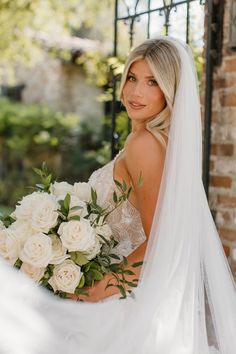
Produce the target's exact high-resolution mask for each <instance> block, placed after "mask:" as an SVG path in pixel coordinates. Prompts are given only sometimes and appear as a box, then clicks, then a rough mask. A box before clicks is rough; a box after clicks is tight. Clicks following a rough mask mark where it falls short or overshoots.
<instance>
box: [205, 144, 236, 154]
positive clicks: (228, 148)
mask: <svg viewBox="0 0 236 354" xmlns="http://www.w3.org/2000/svg"><path fill="white" fill-rule="evenodd" d="M211 154H212V155H218V156H232V155H233V154H234V145H233V144H211Z"/></svg>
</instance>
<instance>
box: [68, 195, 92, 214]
mask: <svg viewBox="0 0 236 354" xmlns="http://www.w3.org/2000/svg"><path fill="white" fill-rule="evenodd" d="M75 206H79V207H81V208H82V209H78V210H70V212H69V215H68V217H71V216H75V215H79V216H80V217H82V218H83V217H84V216H85V215H87V214H88V211H87V206H86V203H85V202H84V201H82V200H80V199H79V198H78V197H76V196H74V195H71V198H70V209H71V208H73V207H75Z"/></svg>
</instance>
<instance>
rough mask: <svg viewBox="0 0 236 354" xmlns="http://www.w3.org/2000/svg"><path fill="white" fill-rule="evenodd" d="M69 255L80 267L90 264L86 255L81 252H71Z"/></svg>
mask: <svg viewBox="0 0 236 354" xmlns="http://www.w3.org/2000/svg"><path fill="white" fill-rule="evenodd" d="M69 254H70V256H71V259H72V260H73V261H74V262H75V263H76V264H78V265H79V266H82V265H84V264H87V263H88V262H89V260H88V259H87V258H86V257H85V255H84V254H83V253H81V252H79V251H76V252H69Z"/></svg>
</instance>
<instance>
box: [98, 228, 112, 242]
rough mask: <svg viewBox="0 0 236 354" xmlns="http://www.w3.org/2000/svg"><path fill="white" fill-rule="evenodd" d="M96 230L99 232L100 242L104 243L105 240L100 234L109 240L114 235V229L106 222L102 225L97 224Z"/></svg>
mask: <svg viewBox="0 0 236 354" xmlns="http://www.w3.org/2000/svg"><path fill="white" fill-rule="evenodd" d="M95 232H96V234H97V238H98V240H99V242H101V243H104V242H105V241H103V239H102V238H101V237H100V236H99V235H98V234H100V235H102V236H103V237H104V238H105V239H106V240H107V241H110V239H111V236H112V230H111V228H110V226H109V225H108V224H104V225H102V226H96V227H95Z"/></svg>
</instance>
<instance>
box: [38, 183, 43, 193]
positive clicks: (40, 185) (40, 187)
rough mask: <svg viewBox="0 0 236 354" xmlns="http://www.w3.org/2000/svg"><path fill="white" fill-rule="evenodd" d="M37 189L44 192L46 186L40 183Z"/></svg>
mask: <svg viewBox="0 0 236 354" xmlns="http://www.w3.org/2000/svg"><path fill="white" fill-rule="evenodd" d="M36 187H37V188H38V189H40V190H42V191H43V190H44V185H43V184H40V183H37V184H36Z"/></svg>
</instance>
